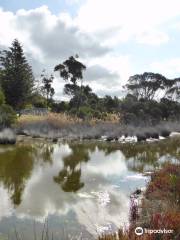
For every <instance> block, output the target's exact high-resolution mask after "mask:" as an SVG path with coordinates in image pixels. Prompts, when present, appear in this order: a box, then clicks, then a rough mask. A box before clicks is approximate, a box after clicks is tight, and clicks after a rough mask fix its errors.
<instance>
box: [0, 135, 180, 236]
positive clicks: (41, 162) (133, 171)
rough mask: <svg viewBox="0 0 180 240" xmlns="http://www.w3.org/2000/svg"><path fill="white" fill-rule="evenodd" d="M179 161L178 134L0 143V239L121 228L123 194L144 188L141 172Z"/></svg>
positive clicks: (145, 178)
mask: <svg viewBox="0 0 180 240" xmlns="http://www.w3.org/2000/svg"><path fill="white" fill-rule="evenodd" d="M179 159H180V139H178V138H172V139H166V140H162V141H159V142H154V143H136V144H119V143H103V142H98V141H97V142H90V141H89V142H88V141H87V142H71V143H68V142H62V143H57V144H54V143H51V142H44V141H42V140H35V139H31V140H26V141H24V142H21V143H20V142H19V143H17V144H16V145H15V146H10V145H9V146H0V239H12V240H14V239H25V240H32V239H35V240H36V239H42V235H43V234H44V236H45V234H46V235H49V236H50V237H49V239H54V240H56V239H62V240H63V239H95V238H96V236H97V234H98V233H101V232H102V231H107V232H109V231H114V230H116V229H117V228H118V227H124V226H128V221H129V201H130V195H131V194H132V192H133V191H135V190H136V189H137V188H141V187H145V186H146V183H147V182H148V179H149V177H148V176H147V175H146V174H144V173H148V172H151V171H153V170H154V169H156V168H159V167H161V165H162V164H164V163H165V162H167V161H170V162H179ZM52 234H53V235H52ZM44 239H45V238H44Z"/></svg>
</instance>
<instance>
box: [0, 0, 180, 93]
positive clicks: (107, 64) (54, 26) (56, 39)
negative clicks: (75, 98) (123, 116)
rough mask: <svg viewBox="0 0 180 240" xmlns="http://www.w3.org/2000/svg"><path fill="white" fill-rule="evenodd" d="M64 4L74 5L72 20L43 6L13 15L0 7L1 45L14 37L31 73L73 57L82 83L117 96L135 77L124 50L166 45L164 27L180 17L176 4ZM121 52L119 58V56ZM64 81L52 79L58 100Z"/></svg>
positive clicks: (101, 0)
mask: <svg viewBox="0 0 180 240" xmlns="http://www.w3.org/2000/svg"><path fill="white" fill-rule="evenodd" d="M67 2H68V3H69V4H70V5H71V4H76V3H78V6H80V7H79V10H77V16H75V17H72V16H71V15H70V14H69V13H68V12H60V13H59V14H58V15H55V14H53V13H52V12H51V11H50V10H49V9H48V7H47V6H42V7H39V8H36V9H31V10H19V11H17V12H16V13H12V12H7V11H4V10H2V9H0V21H1V22H2V23H3V24H2V26H1V29H0V46H1V45H2V46H5V47H7V46H9V45H10V44H11V42H12V40H13V39H14V38H18V39H19V40H20V41H21V42H22V44H23V47H24V49H25V52H26V55H27V56H28V59H29V61H30V63H31V64H32V66H33V69H34V71H35V73H36V75H38V74H40V72H41V71H42V69H44V68H46V69H47V70H48V71H49V72H53V68H54V66H55V65H56V64H58V63H59V62H62V61H64V60H65V59H66V58H67V57H69V56H70V55H75V54H76V53H78V54H79V56H80V57H81V59H82V61H83V62H84V63H85V64H86V66H87V73H86V74H85V82H86V83H89V84H90V85H91V86H92V87H93V90H94V91H95V92H96V93H99V94H101V95H104V94H107V93H110V94H115V93H118V94H119V95H121V92H122V86H123V85H125V83H126V81H127V79H128V78H129V76H130V75H133V74H135V73H137V69H136V62H132V59H136V56H135V55H131V54H133V53H131V52H128V51H129V49H130V48H131V47H132V46H133V47H134V46H135V47H136V44H137V43H138V44H143V45H151V47H154V46H156V47H157V48H158V47H160V46H161V45H162V44H167V43H168V42H169V41H171V38H170V36H169V35H168V32H167V31H166V30H164V29H165V28H164V26H167V23H168V24H169V23H173V24H175V22H176V21H175V20H176V19H177V16H179V15H180V1H179V0H166V1H163V0H158V1H156V0H151V1H144V0H136V1H134V0H126V1H125V0H98V1H97V0H86V1H81V0H77V1H76V0H67ZM176 30H177V29H176ZM121 44H124V45H121ZM125 44H126V45H125ZM131 44H132V45H131ZM122 46H126V47H127V51H126V50H124V49H123V48H122ZM143 47H144V46H143ZM120 49H123V54H119V52H120ZM133 50H134V49H133ZM142 58H143V56H142ZM155 60H156V59H155ZM157 61H158V59H157ZM142 62H143V61H142ZM157 65H158V66H160V65H159V64H156V63H154V64H153V65H152V66H156V67H157ZM174 65H177V64H175V63H173V66H174ZM140 67H142V66H140ZM140 67H139V66H138V69H140ZM161 68H163V67H161ZM161 68H160V67H157V68H156V69H161ZM171 68H172V67H171ZM143 69H144V66H143ZM173 69H174V67H173ZM165 70H166V71H167V69H165ZM138 71H139V70H138ZM153 71H154V69H153ZM163 71H164V70H163ZM95 81H96V82H95ZM63 83H64V82H63V80H60V79H56V81H55V84H54V86H55V89H56V93H57V94H56V97H59V96H61V97H62V88H63V86H62V85H63Z"/></svg>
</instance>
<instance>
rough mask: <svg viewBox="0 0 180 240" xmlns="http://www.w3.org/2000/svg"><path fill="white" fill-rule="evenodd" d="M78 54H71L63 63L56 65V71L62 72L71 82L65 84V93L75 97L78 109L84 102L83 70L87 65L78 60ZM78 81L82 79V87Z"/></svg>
mask: <svg viewBox="0 0 180 240" xmlns="http://www.w3.org/2000/svg"><path fill="white" fill-rule="evenodd" d="M77 58H78V56H75V57H73V56H71V57H69V59H67V60H66V61H64V62H63V63H62V64H59V65H57V66H55V68H54V71H58V72H59V73H60V77H62V78H63V79H64V80H65V81H69V82H70V83H68V84H66V85H65V88H64V92H65V94H67V95H69V96H72V97H74V99H75V101H74V103H76V108H77V109H78V108H79V107H80V106H81V103H82V94H83V88H84V87H83V71H84V70H85V69H86V66H85V65H84V64H82V63H81V62H79V61H78V60H77ZM78 81H80V85H81V86H80V87H79V86H78Z"/></svg>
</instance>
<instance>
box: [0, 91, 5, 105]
mask: <svg viewBox="0 0 180 240" xmlns="http://www.w3.org/2000/svg"><path fill="white" fill-rule="evenodd" d="M4 103H5V96H4V93H3V91H2V90H1V89H0V106H1V105H2V104H4Z"/></svg>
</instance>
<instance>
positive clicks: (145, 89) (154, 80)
mask: <svg viewBox="0 0 180 240" xmlns="http://www.w3.org/2000/svg"><path fill="white" fill-rule="evenodd" d="M179 80H180V79H178V78H177V79H171V80H170V79H167V78H166V77H164V76H163V75H161V74H158V73H152V72H145V73H143V74H136V75H134V76H131V77H130V78H129V80H128V83H127V84H126V88H127V90H128V92H129V93H130V94H132V95H133V96H135V97H136V98H137V99H141V98H143V99H146V100H153V99H155V98H156V97H157V95H158V93H159V92H160V91H161V90H163V91H164V95H168V96H169V97H171V98H172V97H173V96H174V95H177V94H178V84H179Z"/></svg>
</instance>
